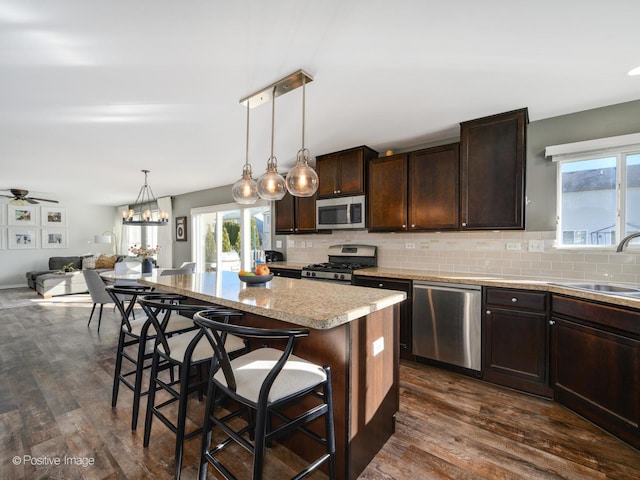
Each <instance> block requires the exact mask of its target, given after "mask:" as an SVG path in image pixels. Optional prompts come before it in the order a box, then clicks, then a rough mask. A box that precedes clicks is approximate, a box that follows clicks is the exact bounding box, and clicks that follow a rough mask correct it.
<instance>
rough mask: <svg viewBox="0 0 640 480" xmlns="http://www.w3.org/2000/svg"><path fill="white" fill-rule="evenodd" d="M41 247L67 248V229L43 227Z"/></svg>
mask: <svg viewBox="0 0 640 480" xmlns="http://www.w3.org/2000/svg"><path fill="white" fill-rule="evenodd" d="M42 248H67V231H66V230H65V229H63V228H43V229H42Z"/></svg>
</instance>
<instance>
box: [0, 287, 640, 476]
mask: <svg viewBox="0 0 640 480" xmlns="http://www.w3.org/2000/svg"><path fill="white" fill-rule="evenodd" d="M18 297H19V298H20V301H17V302H16V301H14V302H13V305H18V306H16V307H12V299H15V298H18ZM23 297H24V298H23ZM31 298H33V299H38V297H37V296H36V294H35V293H34V292H31V291H27V290H26V289H11V290H0V375H1V377H0V380H1V385H2V387H1V389H0V440H1V443H0V452H1V455H0V479H2V480H4V479H11V480H13V479H16V480H17V479H34V478H40V479H147V478H148V479H151V478H154V479H165V478H167V479H168V478H172V475H173V458H172V457H173V448H174V436H173V434H172V433H171V432H170V431H169V430H168V429H166V428H165V427H164V426H162V425H161V424H159V422H154V425H153V430H152V434H151V444H150V446H149V448H147V449H145V448H143V447H142V435H143V426H144V419H143V416H141V421H140V424H139V427H138V431H137V432H131V430H130V421H131V408H130V404H131V393H130V391H129V390H127V389H121V393H120V399H119V402H118V407H117V408H116V409H111V403H110V402H111V386H112V378H113V377H112V375H113V359H114V353H115V347H116V341H117V332H118V330H117V329H118V326H119V322H118V316H117V314H116V312H114V311H112V309H111V308H108V307H105V310H104V314H103V319H102V328H101V330H100V333H99V334H98V333H97V322H95V321H94V322H92V324H91V326H90V327H89V328H87V325H86V324H87V320H88V317H89V312H90V311H91V305H92V304H91V302H90V300H89V299H88V297H87V296H81V295H74V296H71V297H67V298H66V299H62V298H57V299H53V301H48V302H43V301H40V302H38V303H34V304H33V305H28V304H29V300H30V299H31ZM63 300H67V301H63ZM400 379H401V392H400V412H399V413H398V416H397V428H396V434H395V435H394V436H393V437H392V438H391V439H390V440H389V441H388V442H387V444H386V445H385V446H384V448H383V449H382V450H381V451H380V452H379V453H378V455H377V456H376V457H375V459H374V460H373V461H372V462H371V463H370V464H369V466H368V467H367V469H366V470H365V471H364V472H363V473H362V475H361V476H360V478H361V479H380V480H382V479H385V480H386V479H412V480H413V479H416V480H417V479H428V478H434V479H436V478H437V479H440V478H453V479H470V478H473V479H478V478H482V479H484V478H487V479H496V478H503V479H532V478H541V479H550V478H570V479H591V478H593V479H598V478H602V479H605V478H608V479H637V478H640V452H638V451H636V450H634V449H632V448H630V447H629V446H627V445H625V444H623V443H622V442H620V441H618V440H616V439H615V438H613V437H612V436H610V435H608V434H607V433H604V432H602V431H601V430H600V429H598V428H597V427H595V426H593V425H591V424H590V423H588V422H586V421H585V420H583V419H581V418H580V417H578V416H576V415H575V414H573V413H572V412H570V411H569V410H567V409H565V408H563V407H562V406H560V405H558V404H555V403H553V402H550V401H547V400H544V399H539V398H536V397H532V396H528V395H523V394H519V393H517V392H513V391H510V390H508V389H504V388H501V387H496V386H493V385H490V384H487V383H484V382H482V381H479V380H475V379H472V378H468V377H464V376H461V375H458V374H455V373H450V372H446V371H443V370H440V369H436V368H432V367H428V366H425V365H419V364H413V363H411V362H402V364H401V371H400ZM145 405H146V402H145V401H144V400H143V402H142V407H143V409H144V407H145ZM202 406H203V405H202V404H201V403H199V402H198V401H197V399H195V398H194V399H193V401H192V402H191V404H190V406H189V409H190V410H189V411H190V418H191V419H192V420H193V421H194V422H199V421H200V418H201V417H202ZM198 450H199V439H193V440H190V441H188V442H187V444H186V448H185V459H184V465H185V468H184V470H183V475H182V478H184V479H193V478H196V476H197V475H196V473H197V472H196V465H197V462H198V458H199V454H198ZM268 457H269V458H268V463H267V478H271V479H282V478H288V477H289V476H291V475H292V474H293V473H294V471H295V470H296V469H297V468H298V467H300V465H301V463H300V460H299V459H298V458H297V457H296V456H295V455H293V454H291V453H290V452H289V451H288V450H286V449H284V448H282V447H280V446H277V445H276V446H274V448H273V449H272V450H270V452H269V455H268ZM229 458H231V459H232V460H233V461H234V462H235V464H236V465H237V466H238V468H239V469H240V470H242V471H244V472H245V473H248V467H247V465H248V461H249V460H248V455H247V454H246V453H245V452H243V451H239V450H235V451H231V452H229ZM25 460H26V463H25ZM57 461H59V462H60V463H61V465H56V464H51V463H54V462H57ZM65 462H66V463H67V465H65ZM70 463H71V464H70ZM73 463H75V465H73ZM83 463H85V465H83ZM210 478H215V476H214V475H213V473H210ZM247 478H248V477H247ZM311 478H316V479H319V478H325V477H324V476H323V475H321V474H316V475H314V476H312V477H311Z"/></svg>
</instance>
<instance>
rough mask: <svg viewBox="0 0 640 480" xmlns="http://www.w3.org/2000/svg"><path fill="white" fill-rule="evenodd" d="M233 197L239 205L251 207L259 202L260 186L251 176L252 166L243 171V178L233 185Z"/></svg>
mask: <svg viewBox="0 0 640 480" xmlns="http://www.w3.org/2000/svg"><path fill="white" fill-rule="evenodd" d="M231 195H233V199H234V200H235V201H236V202H237V203H241V204H244V205H250V204H252V203H256V201H257V200H258V184H257V183H256V181H255V180H254V179H253V176H252V175H251V165H249V164H246V165H245V166H244V168H243V169H242V178H241V179H240V180H238V181H237V182H236V183H234V184H233V187H232V188H231Z"/></svg>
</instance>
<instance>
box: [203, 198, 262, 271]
mask: <svg viewBox="0 0 640 480" xmlns="http://www.w3.org/2000/svg"><path fill="white" fill-rule="evenodd" d="M191 221H192V225H193V233H194V239H193V242H192V249H193V250H192V258H194V259H195V262H196V264H197V271H199V272H214V271H232V272H238V271H240V270H248V271H252V270H254V269H255V267H256V264H258V263H261V262H264V259H265V257H264V251H265V250H268V249H270V248H271V230H270V227H271V206H270V204H269V202H258V203H256V204H254V205H251V206H242V205H238V204H235V203H234V204H225V205H215V206H211V207H202V208H194V209H192V210H191Z"/></svg>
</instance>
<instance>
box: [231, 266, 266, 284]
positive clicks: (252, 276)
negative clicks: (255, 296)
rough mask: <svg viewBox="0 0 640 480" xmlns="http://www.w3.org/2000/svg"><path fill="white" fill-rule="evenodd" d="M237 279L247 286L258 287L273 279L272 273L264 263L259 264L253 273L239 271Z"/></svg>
mask: <svg viewBox="0 0 640 480" xmlns="http://www.w3.org/2000/svg"><path fill="white" fill-rule="evenodd" d="M238 278H239V279H240V280H241V281H243V282H244V283H246V284H247V286H255V287H259V286H262V285H264V284H265V283H267V282H268V281H269V280H271V279H272V278H273V273H271V271H270V270H269V267H267V266H266V265H265V264H264V263H261V264H259V265H258V266H257V267H256V269H255V270H254V271H253V272H246V271H244V270H240V271H239V272H238Z"/></svg>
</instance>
